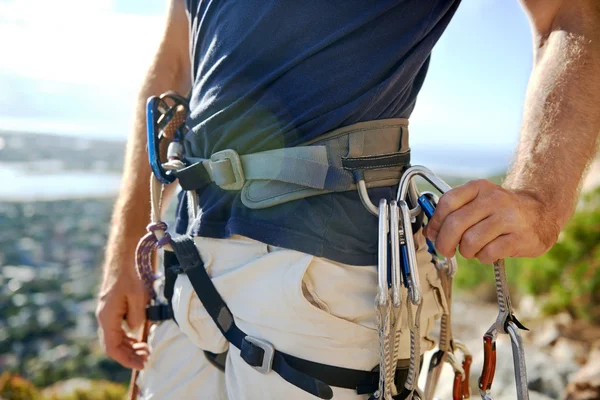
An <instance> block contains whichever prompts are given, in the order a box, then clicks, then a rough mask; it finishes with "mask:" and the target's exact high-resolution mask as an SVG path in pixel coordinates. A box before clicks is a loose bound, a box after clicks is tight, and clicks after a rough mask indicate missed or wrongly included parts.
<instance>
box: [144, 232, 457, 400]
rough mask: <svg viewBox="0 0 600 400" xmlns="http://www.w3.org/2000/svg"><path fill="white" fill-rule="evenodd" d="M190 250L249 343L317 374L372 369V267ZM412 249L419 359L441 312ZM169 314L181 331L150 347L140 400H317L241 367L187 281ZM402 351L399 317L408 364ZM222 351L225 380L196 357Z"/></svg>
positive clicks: (430, 274)
mask: <svg viewBox="0 0 600 400" xmlns="http://www.w3.org/2000/svg"><path fill="white" fill-rule="evenodd" d="M195 242H196V246H197V247H198V250H199V252H200V255H201V257H202V259H203V260H204V263H205V267H206V269H207V271H208V273H209V275H210V276H211V278H212V280H213V283H214V285H215V287H216V288H217V290H218V291H219V293H220V294H221V296H222V297H223V299H224V300H225V302H226V303H227V305H228V307H229V309H230V310H231V312H232V313H233V315H234V317H235V322H236V324H237V326H238V327H239V328H240V329H241V330H242V331H244V332H245V333H246V334H248V335H250V336H254V337H257V338H260V339H264V340H267V341H268V342H270V343H271V344H273V346H274V347H275V348H276V349H277V350H280V351H282V352H285V353H288V354H291V355H294V356H297V357H301V358H304V359H307V360H311V361H316V362H319V363H323V364H329V365H336V366H341V367H347V368H353V369H362V370H372V369H373V368H374V367H375V366H376V365H378V363H379V355H378V346H379V345H378V338H377V329H376V314H375V295H376V291H377V271H376V268H375V267H374V266H371V267H367V266H352V265H347V264H341V263H338V262H334V261H331V260H327V259H324V258H319V257H314V256H311V255H308V254H304V253H300V252H298V251H294V250H288V249H282V248H277V247H272V246H268V245H266V244H263V243H260V242H257V241H255V240H251V239H248V238H245V237H242V236H233V237H231V238H229V239H211V238H195ZM416 244H417V246H418V251H417V260H418V265H419V275H420V279H421V290H422V294H423V302H424V303H423V310H422V313H421V336H422V339H421V350H422V351H426V350H429V349H431V348H432V347H433V342H432V341H431V340H429V339H428V338H427V334H428V333H429V332H430V331H431V329H432V328H433V326H434V324H435V319H437V318H439V317H440V316H441V314H442V312H443V311H444V309H445V307H447V305H446V304H445V301H444V300H443V296H442V292H441V290H442V289H441V286H440V281H439V278H438V276H437V272H436V270H435V268H434V267H433V265H432V264H431V262H430V260H431V257H430V255H429V254H428V253H427V249H426V246H425V241H424V238H423V236H422V235H421V234H420V233H419V234H418V237H416ZM173 308H174V312H175V318H176V319H177V322H178V323H179V327H177V325H175V324H174V322H171V321H169V322H164V323H163V324H162V325H160V326H158V327H157V328H156V329H155V331H154V335H153V337H152V338H151V341H150V344H151V348H152V354H151V357H150V360H149V362H148V365H147V367H146V369H145V371H144V373H143V375H142V377H141V378H140V384H141V387H142V393H143V394H144V398H145V399H217V400H218V399H230V400H246V399H248V400H258V399H260V400H271V399H273V400H275V399H276V400H280V399H286V400H296V399H297V400H303V399H306V400H314V399H315V397H314V396H312V395H310V394H309V393H306V392H304V391H303V390H301V389H299V388H297V387H295V386H293V385H291V384H290V383H288V382H286V381H285V380H283V378H281V377H280V376H279V375H278V374H277V373H275V372H270V373H269V374H266V375H263V374H261V373H259V372H257V371H255V370H254V369H253V368H252V367H250V366H249V365H248V364H246V362H245V361H244V360H242V359H241V358H240V354H239V350H238V349H237V348H235V347H234V346H233V345H231V346H230V345H229V343H228V342H227V340H225V338H224V337H223V336H222V335H221V333H220V331H219V330H218V328H217V327H216V326H215V324H214V323H213V321H212V319H211V318H210V316H209V315H208V313H207V312H206V310H205V309H204V307H203V306H202V303H201V302H200V300H199V299H198V297H197V296H196V293H195V292H194V289H193V288H192V285H191V284H190V281H189V279H188V278H187V276H186V275H179V276H178V278H177V281H176V283H175V291H174V295H173ZM415 308H416V307H415ZM414 311H416V310H413V312H414ZM409 348H410V346H409V332H408V328H407V324H406V312H404V314H403V334H402V336H401V351H400V354H399V357H400V358H401V359H407V358H409ZM227 349H229V354H228V356H227V365H226V372H225V373H222V372H220V371H219V370H218V369H216V367H213V366H212V365H211V364H209V363H208V362H207V361H206V359H205V357H204V354H203V352H202V350H207V351H210V352H213V353H221V352H224V351H225V350H227ZM333 391H334V399H367V398H368V397H369V396H367V395H357V394H356V392H355V391H354V390H350V389H343V388H337V387H333Z"/></svg>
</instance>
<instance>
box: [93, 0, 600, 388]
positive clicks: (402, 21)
mask: <svg viewBox="0 0 600 400" xmlns="http://www.w3.org/2000/svg"><path fill="white" fill-rule="evenodd" d="M522 3H523V6H524V8H525V10H526V11H527V13H528V15H529V17H530V20H531V25H532V29H533V33H534V46H535V52H534V57H535V62H534V67H533V71H532V75H531V79H530V83H529V87H528V92H527V97H526V104H525V110H524V117H523V121H524V122H523V128H522V132H521V140H520V143H519V146H518V150H517V156H516V159H515V162H514V165H513V166H512V168H511V170H510V172H509V174H508V177H507V179H506V182H505V183H504V185H503V186H498V185H495V184H492V183H490V182H488V181H484V180H479V181H473V182H469V183H467V184H465V185H463V186H460V187H457V188H455V189H454V190H452V191H450V192H448V193H447V194H445V195H444V196H442V198H441V200H440V202H439V205H438V208H437V210H436V212H435V215H434V217H433V218H432V220H431V221H429V224H428V226H427V227H426V229H425V232H424V233H425V234H426V235H427V237H429V238H430V239H431V240H433V241H435V244H436V247H437V249H438V251H439V252H440V253H441V254H442V255H444V256H447V257H448V256H451V255H453V254H454V252H455V249H456V248H457V247H458V249H459V251H460V252H461V254H462V255H463V256H465V257H467V258H477V259H479V260H480V261H482V262H484V263H491V262H493V261H494V260H497V259H499V258H504V257H536V256H539V255H541V254H543V253H544V252H546V251H547V250H548V249H549V248H550V247H551V246H552V245H553V244H554V243H555V241H556V239H557V237H558V234H559V232H560V230H561V228H562V227H563V226H564V224H565V223H566V221H567V220H568V218H569V217H570V215H571V213H572V211H573V208H574V204H575V201H576V198H577V193H578V186H579V184H580V180H581V177H582V174H583V172H584V170H585V168H586V166H587V164H588V162H589V161H590V159H591V158H592V156H593V154H594V152H595V149H596V146H597V139H598V133H599V131H600V109H599V108H598V107H597V105H598V103H600V74H599V72H600V44H599V43H600V23H599V22H600V6H599V5H598V4H597V2H596V1H595V0H575V1H569V2H567V1H566V0H544V1H542V0H523V1H522ZM458 5H459V1H453V0H443V1H440V0H408V1H400V2H399V1H392V0H381V1H377V2H367V1H362V0H345V1H328V2H315V3H314V4H310V5H309V4H308V3H307V2H296V1H275V0H271V1H258V0H256V1H255V0H243V1H227V2H225V1H211V2H198V1H193V0H190V1H187V2H186V4H184V2H183V1H182V0H172V1H171V4H170V8H169V16H168V22H167V25H166V29H165V33H164V36H163V40H162V42H161V44H160V46H159V49H158V51H157V55H156V57H155V59H154V61H153V63H152V65H151V67H150V70H149V72H148V75H147V78H146V80H145V83H144V86H143V87H142V90H141V92H140V96H139V104H138V108H137V109H138V111H137V119H136V125H135V129H134V132H133V134H132V136H131V139H130V141H129V144H128V150H127V161H126V166H125V175H124V186H123V190H122V192H121V195H120V197H119V201H118V203H117V206H116V209H115V214H114V218H113V231H112V234H111V237H110V242H109V246H108V249H107V258H106V268H105V275H104V276H105V279H104V284H103V286H102V290H101V295H100V302H99V305H98V312H97V315H98V320H99V323H100V326H101V328H102V330H103V338H102V341H103V343H104V345H105V347H106V351H107V354H108V355H109V356H110V357H112V358H114V359H115V360H117V361H119V362H120V363H121V364H123V365H124V366H127V367H130V368H138V369H139V368H142V366H143V363H144V361H145V360H146V357H147V354H148V350H147V348H145V346H144V345H141V344H139V343H136V342H135V340H133V339H131V338H129V337H128V336H126V334H125V333H124V331H123V330H122V328H121V323H122V321H123V319H125V320H126V322H127V324H128V326H129V327H132V328H135V327H137V326H139V325H140V323H141V322H142V321H143V319H144V305H145V304H146V298H145V295H144V289H143V286H142V284H141V283H140V281H139V280H138V278H137V276H136V274H135V271H134V269H133V268H132V266H131V261H132V260H133V253H134V249H135V245H136V242H137V240H138V238H140V237H141V236H142V235H143V233H144V232H143V227H144V226H145V225H146V223H147V216H148V214H149V206H148V192H149V190H148V185H147V182H148V179H147V178H148V176H149V174H150V169H149V168H148V163H147V160H146V154H145V135H144V128H145V118H144V106H143V104H144V102H145V100H146V98H148V97H149V96H151V95H157V94H160V93H162V92H165V91H167V90H175V91H177V92H179V93H186V92H188V90H189V89H190V88H191V89H192V91H191V103H190V105H191V115H190V118H189V120H188V124H189V126H190V128H191V131H190V132H189V133H188V134H187V136H186V151H187V153H188V155H189V156H192V157H201V158H210V156H211V155H212V154H214V153H216V152H218V151H221V150H224V149H234V150H236V151H237V153H239V154H253V153H259V152H262V151H265V150H271V149H279V148H283V147H295V146H299V145H302V144H305V143H307V142H310V141H311V140H315V139H317V140H318V138H319V137H322V135H324V134H326V133H328V132H331V131H335V130H336V129H340V128H342V129H343V128H344V127H348V126H355V124H366V125H360V126H367V127H368V129H371V128H372V127H373V126H375V128H374V129H379V128H380V127H381V124H379V125H378V124H377V123H373V122H372V121H378V120H379V121H382V120H383V121H388V120H389V121H393V122H394V123H395V124H397V125H394V129H396V130H397V131H399V132H400V133H401V135H402V134H403V132H407V130H406V124H405V123H404V122H402V121H400V120H398V118H408V117H409V116H410V113H411V111H412V109H413V107H414V104H415V100H416V95H417V93H418V91H419V89H420V87H421V85H422V82H423V79H424V78H425V74H426V71H427V65H428V61H429V55H430V53H431V50H432V48H433V46H434V44H435V42H436V41H437V40H438V38H439V37H440V36H441V34H442V32H443V30H444V29H445V27H446V26H447V24H448V23H449V21H450V19H451V18H452V15H453V14H454V12H455V10H456V8H457V7H458ZM186 11H187V16H186ZM190 26H191V29H190ZM188 31H189V32H191V33H190V35H189V37H188ZM190 50H191V54H190ZM190 72H191V75H190ZM377 127H379V128H377ZM346 133H347V132H346ZM365 137H366V139H365V146H368V145H370V144H373V140H370V139H369V136H365ZM373 137H375V136H373ZM397 147H398V148H397V149H394V150H393V151H396V150H398V151H400V150H407V146H406V144H405V143H400V144H399V145H398V144H397ZM364 155H365V156H370V155H371V154H364ZM274 168H279V167H278V166H274ZM281 168H285V166H281ZM396 183H397V180H396ZM393 189H394V184H389V185H388V186H381V187H375V188H373V189H370V190H369V195H370V198H371V199H372V200H373V201H375V202H376V201H378V200H379V199H380V198H388V199H389V198H390V197H391V196H392V195H393ZM168 191H172V188H169V190H168ZM246 194H247V193H246ZM198 200H199V204H200V208H201V209H202V213H201V216H199V217H197V218H196V219H195V220H191V221H189V225H188V231H189V232H190V233H191V234H192V235H194V236H195V237H196V239H195V243H196V246H197V247H198V249H199V252H200V255H201V256H202V259H203V260H204V263H205V266H206V269H207V270H208V272H209V274H210V275H211V278H212V279H213V283H214V285H215V286H216V288H217V290H218V292H219V293H220V294H221V296H222V297H223V299H224V300H225V302H226V303H227V305H228V306H229V308H230V309H231V311H232V313H233V316H234V317H235V322H236V324H237V325H238V326H239V327H240V328H241V329H242V330H243V331H244V332H245V333H246V334H248V335H252V336H253V337H257V338H260V339H263V340H267V341H268V342H270V343H272V344H273V346H274V347H275V348H276V349H277V350H279V351H283V352H285V353H288V354H292V355H294V356H297V357H300V358H303V359H306V360H310V361H315V362H320V363H322V364H327V365H332V366H336V367H345V368H351V369H355V370H367V371H368V370H371V369H372V368H373V367H374V366H375V365H376V364H377V360H378V355H377V334H376V330H375V328H374V327H375V311H374V307H373V299H374V297H375V287H376V276H375V273H376V272H375V269H374V268H373V267H372V266H373V265H375V264H376V253H377V250H376V249H377V246H376V242H377V218H375V217H373V216H372V215H371V214H369V212H368V211H366V210H365V208H364V207H363V206H362V205H361V202H360V199H359V195H358V194H357V193H356V192H355V191H345V192H344V191H342V192H336V193H328V194H320V195H317V196H312V197H304V198H299V199H297V200H293V201H286V202H283V203H282V204H277V205H273V206H271V207H267V208H263V209H255V208H250V207H248V206H247V204H248V198H246V199H245V200H246V201H245V202H244V200H243V199H242V195H241V194H240V193H239V191H228V190H222V188H220V187H219V186H218V185H216V184H210V185H208V186H206V187H205V188H203V189H202V190H201V191H198ZM262 200H264V199H259V201H262ZM184 214H185V213H181V215H180V217H181V218H182V219H185V215H184ZM417 239H418V240H417V242H418V244H419V252H418V254H419V255H418V257H420V258H419V261H420V263H419V274H420V275H421V282H422V286H423V292H424V293H423V302H424V306H423V315H421V324H422V326H423V329H422V336H423V337H422V341H423V344H424V345H427V343H428V342H427V338H426V334H427V332H428V331H429V330H430V328H431V325H432V324H433V320H434V319H435V318H436V317H438V316H439V315H440V313H441V312H443V304H440V303H439V302H436V298H438V297H437V296H436V291H439V280H437V279H436V277H435V273H434V271H433V269H432V267H431V265H430V264H429V263H428V262H427V257H426V256H425V253H424V246H423V245H422V244H423V243H422V236H421V233H418V234H417ZM369 266H371V267H369ZM173 306H174V311H175V316H176V319H177V322H178V324H179V328H180V329H181V331H182V332H184V334H185V336H182V335H181V334H180V333H178V332H179V331H177V332H175V331H174V332H173V337H176V338H177V339H176V340H181V341H182V342H180V343H183V341H186V340H187V341H188V344H187V345H186V346H187V347H186V346H183V347H184V348H189V349H190V350H189V352H188V353H184V352H183V353H182V352H181V351H179V352H176V351H174V352H171V353H170V354H168V357H170V360H172V361H171V364H170V365H177V360H178V359H181V360H182V363H183V367H182V368H183V369H182V371H184V372H182V373H181V374H180V373H179V372H180V371H168V372H167V373H163V374H162V375H160V376H155V377H153V378H152V379H150V378H149V377H146V378H147V379H145V382H147V383H148V385H150V386H151V385H152V382H155V381H159V380H160V381H161V382H162V383H161V384H162V389H160V390H157V392H156V393H158V392H160V393H161V394H160V395H158V394H157V395H156V396H155V397H160V398H168V397H177V396H181V395H185V394H186V393H188V397H189V396H190V395H191V396H193V397H199V398H230V399H256V398H261V399H267V398H269V399H270V398H286V399H288V398H289V399H291V398H294V399H296V398H297V399H304V398H307V399H309V398H314V397H312V395H310V394H308V393H307V392H306V391H303V390H301V389H299V388H298V387H296V386H294V385H292V384H290V383H288V382H286V381H285V380H284V379H282V378H281V377H280V376H278V374H275V373H274V372H271V373H268V374H261V373H259V372H257V371H256V370H254V369H253V368H252V367H250V366H249V365H248V362H247V361H246V360H245V359H243V358H242V357H240V351H239V350H237V349H235V348H233V346H229V345H228V342H227V341H226V340H225V339H224V338H223V337H222V336H221V335H220V333H219V331H218V330H217V328H216V326H215V325H214V324H213V323H212V321H211V318H210V317H209V315H208V314H207V312H206V310H205V309H204V308H203V307H202V304H201V303H200V301H199V300H198V297H197V296H196V294H195V293H194V290H193V288H192V286H191V284H190V281H189V279H187V277H186V276H185V275H180V276H179V277H178V279H177V282H176V285H175V295H174V296H173ZM165 329H166V328H165ZM169 329H170V328H169ZM178 335H179V336H178ZM403 336H406V335H403ZM402 340H403V341H402V342H401V343H402V345H403V347H402V351H401V354H402V358H406V357H407V354H408V348H407V346H408V341H407V340H408V339H407V338H405V337H403V339H402ZM227 348H229V354H228V358H227V366H226V372H225V375H224V383H223V375H222V373H221V372H219V371H218V370H216V369H214V368H212V367H211V366H210V365H209V364H208V363H207V362H206V361H205V360H204V359H203V357H202V356H201V353H200V352H199V349H202V350H208V351H211V352H215V353H219V352H222V351H224V350H226V349H227ZM190 354H196V355H198V356H197V357H190ZM401 367H402V363H399V364H398V368H399V369H401ZM194 368H195V369H194ZM190 371H192V372H190ZM182 374H183V375H182ZM217 386H218V387H217ZM166 387H168V388H169V389H168V390H167V389H164V388H166ZM148 390H149V392H150V395H152V393H151V392H152V390H153V389H152V388H150V389H148ZM161 390H162V391H161ZM169 390H170V391H169ZM167 393H169V394H167ZM333 393H334V395H335V398H348V399H350V398H366V397H365V396H367V397H368V395H359V394H357V393H356V391H354V390H351V389H347V388H341V387H333ZM284 396H285V397H284ZM186 398H187V397H186Z"/></svg>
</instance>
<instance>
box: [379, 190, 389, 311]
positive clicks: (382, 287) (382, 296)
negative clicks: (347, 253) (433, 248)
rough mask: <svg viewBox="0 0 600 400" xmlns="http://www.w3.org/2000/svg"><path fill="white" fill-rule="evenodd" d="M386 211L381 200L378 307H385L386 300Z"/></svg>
mask: <svg viewBox="0 0 600 400" xmlns="http://www.w3.org/2000/svg"><path fill="white" fill-rule="evenodd" d="M388 210H389V209H388V204H387V200H386V199H381V200H380V201H379V230H378V232H379V235H378V251H377V282H378V286H379V291H378V294H377V302H378V304H379V305H380V306H385V305H386V303H387V298H388V296H387V293H388V232H389V215H388Z"/></svg>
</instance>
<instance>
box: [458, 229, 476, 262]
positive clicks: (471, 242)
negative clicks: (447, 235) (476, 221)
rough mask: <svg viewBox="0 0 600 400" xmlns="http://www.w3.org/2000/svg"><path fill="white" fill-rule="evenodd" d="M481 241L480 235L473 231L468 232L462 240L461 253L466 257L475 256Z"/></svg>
mask: <svg viewBox="0 0 600 400" xmlns="http://www.w3.org/2000/svg"><path fill="white" fill-rule="evenodd" d="M478 243H479V236H478V235H477V234H475V233H473V232H466V233H465V234H464V235H463V236H462V239H461V241H460V247H459V250H460V253H461V254H462V255H463V256H464V257H466V258H473V257H474V256H475V253H476V250H477V244H478Z"/></svg>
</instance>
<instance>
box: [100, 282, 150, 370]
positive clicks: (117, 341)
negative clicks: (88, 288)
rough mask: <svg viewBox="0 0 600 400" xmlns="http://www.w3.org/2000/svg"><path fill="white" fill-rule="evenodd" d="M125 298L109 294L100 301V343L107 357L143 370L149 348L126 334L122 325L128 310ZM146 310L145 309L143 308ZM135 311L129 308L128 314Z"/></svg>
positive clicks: (125, 365) (126, 365) (128, 366)
mask: <svg viewBox="0 0 600 400" xmlns="http://www.w3.org/2000/svg"><path fill="white" fill-rule="evenodd" d="M127 306H128V304H127V303H126V299H125V296H116V294H112V295H111V294H108V295H106V296H103V298H101V299H100V302H99V304H98V310H97V312H96V318H97V319H98V324H99V326H100V331H99V334H100V343H101V345H102V346H103V347H104V351H105V352H106V355H107V356H109V357H110V358H112V359H113V360H115V361H117V362H118V363H119V364H121V365H123V366H124V367H127V368H132V369H142V368H143V367H144V362H145V361H146V360H147V358H148V355H149V350H148V346H147V345H145V344H139V343H138V341H137V340H136V339H135V338H133V337H130V336H128V335H126V334H125V331H124V330H123V327H122V323H123V318H124V316H125V312H126V310H127V308H128V307H127ZM142 309H144V307H142ZM132 312H133V309H132V308H131V307H129V312H128V314H131V313H132Z"/></svg>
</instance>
